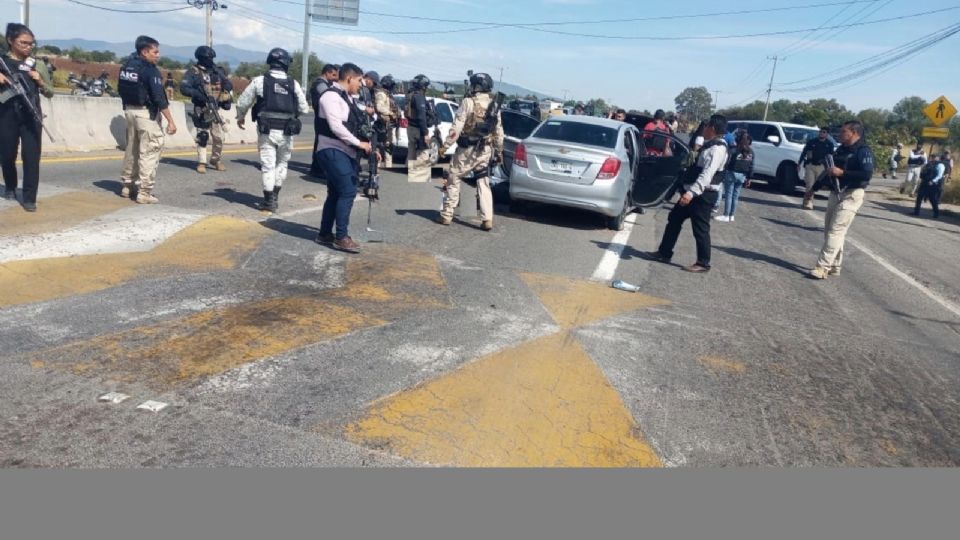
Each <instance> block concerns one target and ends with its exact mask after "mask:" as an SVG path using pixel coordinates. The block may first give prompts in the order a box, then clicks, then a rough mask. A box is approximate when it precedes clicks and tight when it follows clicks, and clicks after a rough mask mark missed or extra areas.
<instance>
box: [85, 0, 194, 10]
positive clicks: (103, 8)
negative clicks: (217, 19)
mask: <svg viewBox="0 0 960 540" xmlns="http://www.w3.org/2000/svg"><path fill="white" fill-rule="evenodd" d="M67 1H68V2H70V3H71V4H78V5H81V6H84V7H88V8H93V9H100V10H103V11H112V12H114V13H170V12H172V11H183V10H185V9H193V6H183V7H178V8H170V9H139V10H136V9H119V8H109V7H106V6H97V5H94V4H87V3H85V2H80V1H78V0H67Z"/></svg>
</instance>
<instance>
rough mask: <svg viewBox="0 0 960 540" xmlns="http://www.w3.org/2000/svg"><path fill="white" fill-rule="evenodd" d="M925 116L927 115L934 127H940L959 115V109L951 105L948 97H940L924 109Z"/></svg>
mask: <svg viewBox="0 0 960 540" xmlns="http://www.w3.org/2000/svg"><path fill="white" fill-rule="evenodd" d="M923 114H925V115H927V118H929V119H930V121H931V122H933V125H935V126H937V127H940V126H942V125H943V124H946V123H947V121H948V120H950V119H951V118H953V115H955V114H957V108H956V107H954V106H953V103H950V100H949V99H947V98H946V96H940V97H938V98H937V99H935V100H933V103H931V104H930V105H927V107H926V108H925V109H923Z"/></svg>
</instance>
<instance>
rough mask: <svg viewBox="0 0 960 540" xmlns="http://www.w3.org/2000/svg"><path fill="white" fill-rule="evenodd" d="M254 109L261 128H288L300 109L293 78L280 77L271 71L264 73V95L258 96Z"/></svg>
mask: <svg viewBox="0 0 960 540" xmlns="http://www.w3.org/2000/svg"><path fill="white" fill-rule="evenodd" d="M254 110H255V119H256V121H257V124H259V125H260V128H261V130H271V129H281V130H287V128H288V126H289V125H290V122H291V120H296V119H297V117H298V116H299V114H298V113H299V111H300V107H299V104H298V103H297V93H296V87H295V86H294V84H293V80H292V79H290V78H286V79H278V78H276V77H274V76H273V75H271V74H270V73H267V74H266V75H264V76H263V97H260V98H257V103H256V105H255V106H254Z"/></svg>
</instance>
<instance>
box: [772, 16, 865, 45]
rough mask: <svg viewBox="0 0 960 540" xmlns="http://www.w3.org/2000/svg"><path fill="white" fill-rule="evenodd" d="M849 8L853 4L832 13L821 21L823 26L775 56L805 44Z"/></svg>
mask: <svg viewBox="0 0 960 540" xmlns="http://www.w3.org/2000/svg"><path fill="white" fill-rule="evenodd" d="M851 6H853V4H848V5H846V6H843V9H841V10H840V11H838V12H837V13H834V14H833V15H832V16H831V17H830V18H829V19H827V20H825V21H823V24H821V25H820V26H819V27H817V29H816V30H812V31H810V32H809V33H808V34H806V35H804V36H803V37H801V38H800V39H798V40H797V41H794V42H793V43H791V44H790V45H787V46H786V47H784V48H782V49H780V50H779V51H777V53H776V54H778V55H783V54H784V53H786V52H787V51H789V50H790V49H792V48H794V47H796V46H797V45H799V44H803V43H805V42H806V41H807V40H808V39H810V38H811V37H812V36H813V35H815V34H817V33H818V32H819V31H820V29H822V28H823V27H824V26H826V25H828V24H830V22H831V21H833V20H834V19H836V18H837V17H839V16H840V15H842V14H843V12H844V11H846V10H848V9H850V7H851Z"/></svg>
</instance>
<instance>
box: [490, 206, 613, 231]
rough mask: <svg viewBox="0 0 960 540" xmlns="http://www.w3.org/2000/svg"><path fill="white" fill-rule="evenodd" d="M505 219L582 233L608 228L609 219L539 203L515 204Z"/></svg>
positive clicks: (600, 215)
mask: <svg viewBox="0 0 960 540" xmlns="http://www.w3.org/2000/svg"><path fill="white" fill-rule="evenodd" d="M503 217H508V218H513V219H518V220H521V221H528V222H532V223H539V224H541V225H552V226H555V227H565V228H568V229H576V230H580V231H596V230H603V229H606V228H607V218H606V217H605V216H603V215H602V214H598V213H596V212H589V211H587V210H579V209H576V208H564V207H562V206H550V205H546V204H538V203H528V202H523V203H519V204H518V203H517V202H514V203H512V204H511V205H510V212H507V213H505V214H503Z"/></svg>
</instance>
